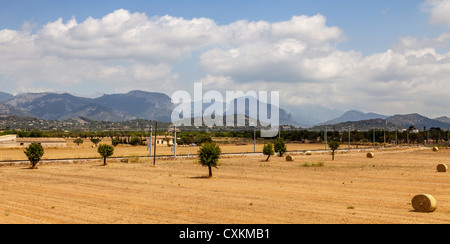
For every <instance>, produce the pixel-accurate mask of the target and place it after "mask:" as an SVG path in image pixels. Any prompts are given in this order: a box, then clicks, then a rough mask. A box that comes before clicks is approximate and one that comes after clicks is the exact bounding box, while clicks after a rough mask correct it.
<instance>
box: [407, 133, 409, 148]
mask: <svg viewBox="0 0 450 244" xmlns="http://www.w3.org/2000/svg"><path fill="white" fill-rule="evenodd" d="M406 142H407V144H408V147H409V130H407V131H406Z"/></svg>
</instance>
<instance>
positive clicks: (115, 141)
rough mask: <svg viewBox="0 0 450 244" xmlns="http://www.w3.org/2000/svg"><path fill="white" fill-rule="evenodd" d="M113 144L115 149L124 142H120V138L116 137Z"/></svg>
mask: <svg viewBox="0 0 450 244" xmlns="http://www.w3.org/2000/svg"><path fill="white" fill-rule="evenodd" d="M111 142H112V145H113V146H114V147H117V145H119V144H120V143H122V140H120V139H119V138H118V137H114V138H113V139H112V141H111Z"/></svg>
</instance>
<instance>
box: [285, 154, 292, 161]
mask: <svg viewBox="0 0 450 244" xmlns="http://www.w3.org/2000/svg"><path fill="white" fill-rule="evenodd" d="M286 161H288V162H292V161H294V156H292V155H287V156H286Z"/></svg>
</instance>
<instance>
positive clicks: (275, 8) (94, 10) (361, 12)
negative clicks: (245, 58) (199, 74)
mask: <svg viewBox="0 0 450 244" xmlns="http://www.w3.org/2000/svg"><path fill="white" fill-rule="evenodd" d="M0 2H1V5H2V7H1V8H0V28H9V29H20V28H21V26H22V25H23V23H24V22H25V21H27V22H32V23H35V24H37V25H44V24H46V23H48V22H51V21H55V20H57V19H58V18H63V19H64V20H69V19H70V18H72V16H75V17H76V18H77V19H79V20H83V19H86V18H88V17H94V18H101V17H103V16H105V15H106V14H108V13H111V12H113V11H114V10H117V9H121V8H123V9H127V10H130V11H131V12H145V13H146V14H147V15H148V16H155V15H158V16H163V15H171V16H178V17H183V18H186V19H191V18H196V17H206V18H211V19H214V20H215V21H216V22H217V23H218V24H228V23H231V22H234V21H236V20H241V19H248V20H250V21H258V20H265V21H269V22H276V21H283V20H288V19H290V18H291V17H292V16H294V15H315V14H322V15H324V16H326V17H327V23H328V24H329V25H331V26H339V27H340V28H342V29H343V30H344V32H345V35H346V36H347V37H348V40H347V42H345V43H343V44H341V46H342V47H343V48H345V49H356V50H359V51H361V52H364V53H365V54H370V53H373V52H376V51H383V50H386V49H387V48H390V47H391V45H392V43H394V42H395V41H396V40H397V39H398V38H399V37H402V36H406V35H412V36H418V37H422V36H435V35H437V34H438V33H440V32H442V26H430V25H428V24H427V18H428V14H427V13H424V12H423V11H422V10H421V8H420V6H421V4H422V2H423V1H422V0H395V1H392V0H377V1H375V0H368V1H361V0H339V1H335V0H314V1H312V0H308V1H305V0H300V1H299V0H278V1H273V0H246V1H238V0H227V1H224V0H219V1H211V0H191V1H186V0H165V1H161V0H158V1H152V0H126V1H124V0H94V1H85V0H80V1H65V0H15V1H11V0H2V1H0Z"/></svg>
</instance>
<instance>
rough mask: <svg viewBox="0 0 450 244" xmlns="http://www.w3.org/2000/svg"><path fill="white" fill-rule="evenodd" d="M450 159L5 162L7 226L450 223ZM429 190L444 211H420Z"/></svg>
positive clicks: (411, 154) (393, 154)
mask: <svg viewBox="0 0 450 244" xmlns="http://www.w3.org/2000/svg"><path fill="white" fill-rule="evenodd" d="M130 149H131V148H130ZM288 149H291V150H292V148H289V147H288ZM86 150H87V148H86ZM124 150H125V149H124ZM169 150H170V148H169ZM225 150H227V149H225ZM118 151H119V150H118ZM46 152H47V151H46ZM119 153H120V152H119ZM133 153H134V152H133ZM448 158H450V150H446V149H441V150H440V151H439V152H433V151H432V150H430V149H406V150H385V151H375V158H373V159H369V158H366V153H364V152H352V153H339V154H337V155H336V160H335V161H331V156H330V155H329V154H313V155H312V156H306V155H295V161H294V162H286V161H285V159H284V158H278V157H272V158H271V160H270V161H269V162H266V161H265V160H264V159H265V157H255V156H252V157H229V158H222V160H221V162H222V164H221V166H220V168H219V169H214V170H213V174H214V177H213V178H211V179H208V178H205V177H204V176H205V175H207V171H208V170H207V169H206V168H203V167H201V166H199V165H198V164H197V163H196V162H195V160H194V159H177V160H173V159H172V160H158V161H157V165H156V167H153V166H152V162H149V161H144V160H142V159H141V160H140V161H139V162H138V163H132V164H131V163H130V164H127V163H120V162H118V161H115V162H113V160H111V163H110V164H109V165H108V166H101V164H102V162H101V161H100V160H99V161H98V162H95V161H94V162H90V163H78V164H77V163H75V164H64V165H61V164H49V165H40V166H39V169H37V170H30V169H29V167H27V166H24V165H21V166H19V165H17V166H4V167H0V199H1V201H0V223H149V224H154V223H163V224H166V223H168V224H172V223H176V224H185V223H192V224H202V223H208V224H228V223H232V224H234V223H236V224H278V223H279V224H310V223H312V224H322V223H325V224H335V223H337V224H352V223H362V224H379V223H406V224H416V223H450V175H449V173H438V172H437V170H436V166H437V165H438V164H440V163H446V162H447V160H448ZM421 193H428V194H431V195H433V196H434V197H435V198H436V199H437V202H438V207H437V210H436V211H435V212H433V213H417V212H414V211H413V209H412V206H411V199H412V198H413V197H414V196H415V195H417V194H421Z"/></svg>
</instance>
